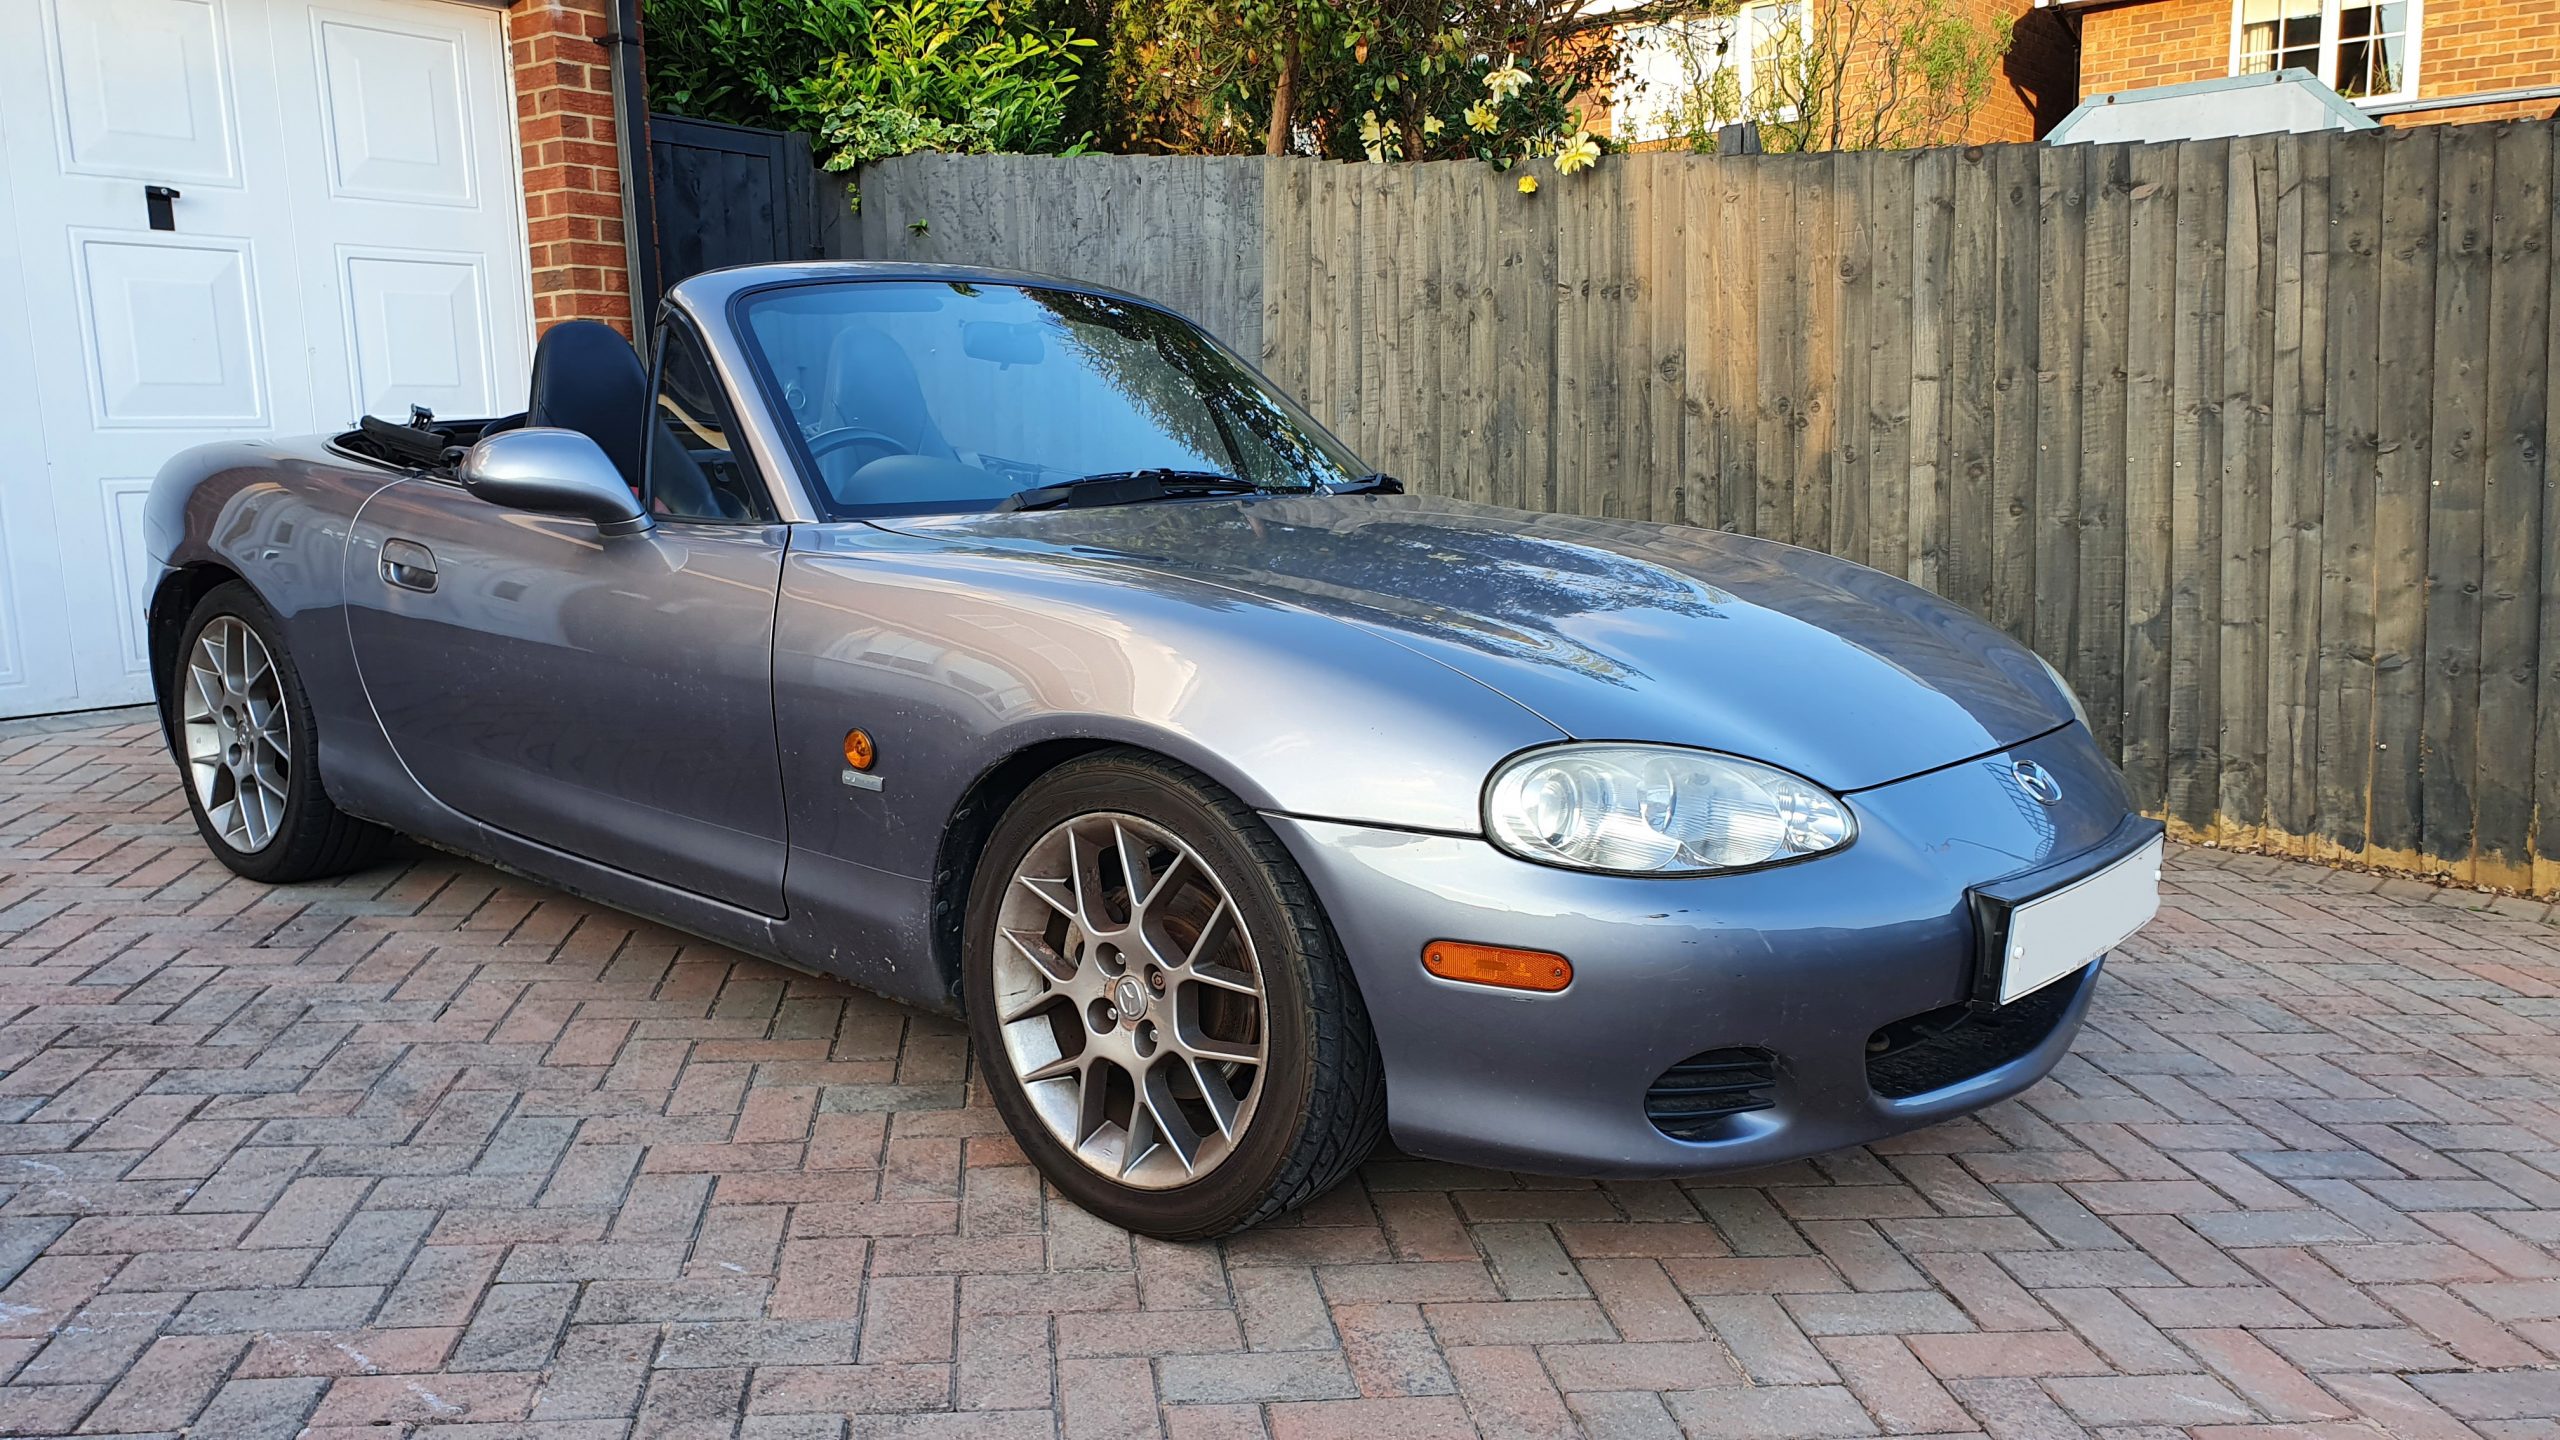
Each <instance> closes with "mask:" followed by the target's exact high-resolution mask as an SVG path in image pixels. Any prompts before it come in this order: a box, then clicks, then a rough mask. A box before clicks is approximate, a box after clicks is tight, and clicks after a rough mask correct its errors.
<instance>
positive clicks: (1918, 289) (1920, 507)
mask: <svg viewBox="0 0 2560 1440" xmlns="http://www.w3.org/2000/svg"><path fill="white" fill-rule="evenodd" d="M1955 185H1956V175H1955V156H1954V155H1953V154H1952V153H1951V152H1948V151H1945V150H1931V151H1925V152H1923V153H1922V154H1921V156H1920V161H1919V165H1918V167H1917V168H1916V169H1915V170H1914V171H1913V173H1912V185H1911V221H1912V231H1911V482H1910V487H1909V489H1908V491H1907V492H1906V494H1905V498H1906V499H1907V500H1908V502H1909V514H1910V516H1911V520H1910V526H1909V529H1910V534H1911V540H1910V557H1911V558H1910V568H1909V569H1908V570H1907V571H1906V572H1905V575H1904V578H1906V579H1908V580H1910V581H1911V582H1912V583H1914V584H1917V585H1925V586H1927V587H1928V588H1930V589H1932V590H1936V589H1939V587H1940V585H1941V583H1942V581H1944V580H1945V579H1946V578H1947V577H1946V576H1945V575H1944V574H1942V570H1943V567H1944V565H1945V560H1946V507H1945V498H1944V497H1945V494H1946V490H1947V478H1946V470H1947V457H1946V443H1947V397H1946V381H1947V330H1948V328H1949V326H1950V325H1951V324H1960V323H1962V317H1961V316H1958V317H1956V318H1954V319H1952V320H1951V319H1950V316H1949V312H1948V303H1949V302H1948V291H1949V288H1950V283H1951V282H1950V278H1949V270H1950V268H1951V267H1950V265H1949V263H1948V251H1949V249H1950V247H1952V246H1953V244H1954V243H1955V242H1954V232H1955Z"/></svg>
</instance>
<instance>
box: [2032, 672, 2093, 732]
mask: <svg viewBox="0 0 2560 1440" xmlns="http://www.w3.org/2000/svg"><path fill="white" fill-rule="evenodd" d="M2036 663H2037V664H2039V665H2041V666H2043V667H2044V673H2045V676H2046V678H2048V679H2050V680H2052V681H2053V688H2054V689H2056V690H2059V691H2061V692H2062V698H2063V699H2065V700H2068V701H2070V702H2071V718H2072V719H2074V720H2077V721H2079V722H2080V728H2081V729H2083V730H2089V731H2095V730H2096V729H2097V728H2098V727H2097V726H2095V725H2092V724H2090V723H2089V707H2088V706H2086V705H2083V704H2081V703H2080V692H2079V691H2077V690H2074V689H2072V688H2071V682H2070V681H2068V680H2065V679H2063V678H2062V672H2061V671H2059V670H2056V669H2054V668H2053V662H2052V661H2050V660H2047V659H2046V658H2044V657H2043V656H2041V655H2038V656H2036Z"/></svg>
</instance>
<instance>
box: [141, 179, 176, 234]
mask: <svg viewBox="0 0 2560 1440" xmlns="http://www.w3.org/2000/svg"><path fill="white" fill-rule="evenodd" d="M177 198H178V192H177V191H175V190H173V189H171V188H169V187H168V186H166V185H145V186H143V187H142V203H143V205H144V207H145V208H147V209H148V210H150V212H151V228H152V229H154V230H175V229H177V228H178V216H177V212H176V210H175V209H173V208H172V207H171V206H170V204H169V202H170V201H172V200H175V199H177Z"/></svg>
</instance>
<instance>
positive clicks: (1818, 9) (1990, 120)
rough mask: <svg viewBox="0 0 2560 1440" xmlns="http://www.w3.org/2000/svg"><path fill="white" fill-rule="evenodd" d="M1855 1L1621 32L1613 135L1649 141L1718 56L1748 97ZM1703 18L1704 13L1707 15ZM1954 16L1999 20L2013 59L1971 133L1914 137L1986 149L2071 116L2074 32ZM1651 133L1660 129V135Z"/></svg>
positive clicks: (2005, 4) (1989, 4)
mask: <svg viewBox="0 0 2560 1440" xmlns="http://www.w3.org/2000/svg"><path fill="white" fill-rule="evenodd" d="M1856 3H1857V0H1747V3H1744V4H1742V5H1739V6H1736V7H1732V8H1730V9H1729V10H1726V11H1725V12H1724V13H1720V14H1714V15H1705V14H1701V15H1699V16H1696V17H1692V18H1688V19H1682V20H1674V21H1670V22H1666V23H1664V24H1659V25H1651V26H1641V27H1628V28H1627V29H1625V30H1622V31H1621V32H1620V38H1621V40H1622V41H1623V42H1624V43H1625V45H1626V47H1627V51H1626V53H1627V64H1628V70H1629V83H1627V84H1625V85H1622V86H1621V87H1620V91H1619V94H1618V95H1617V96H1614V97H1612V103H1611V104H1610V105H1608V106H1607V107H1606V110H1607V113H1608V115H1609V118H1610V122H1611V125H1612V127H1613V133H1616V134H1619V135H1620V136H1622V137H1623V136H1626V134H1627V131H1628V128H1629V126H1630V125H1632V126H1633V127H1634V128H1635V131H1636V134H1635V136H1634V138H1635V139H1636V140H1637V142H1638V143H1642V142H1643V141H1644V140H1645V139H1647V138H1653V137H1651V136H1648V135H1647V134H1646V131H1647V129H1648V122H1649V120H1650V118H1651V116H1650V114H1649V112H1652V111H1658V110H1659V108H1660V107H1661V105H1662V103H1663V98H1664V96H1665V95H1666V93H1668V92H1671V91H1675V90H1676V89H1677V88H1679V87H1680V85H1681V84H1682V81H1683V75H1684V72H1693V71H1694V69H1695V67H1696V66H1697V65H1698V63H1699V60H1698V58H1697V57H1699V56H1700V55H1701V54H1708V55H1716V56H1720V57H1721V60H1722V64H1723V65H1724V66H1725V67H1727V68H1729V69H1730V70H1731V71H1732V73H1733V75H1734V78H1735V80H1736V82H1737V83H1738V84H1739V85H1740V87H1741V89H1742V90H1743V92H1744V93H1748V92H1749V90H1750V89H1751V87H1752V85H1753V83H1754V74H1753V70H1754V66H1755V65H1756V64H1758V63H1763V61H1764V59H1765V57H1766V56H1767V55H1768V54H1769V53H1770V51H1771V49H1772V47H1773V46H1774V45H1775V44H1776V43H1778V42H1779V40H1780V38H1781V37H1782V36H1783V35H1784V34H1785V33H1786V32H1787V31H1788V30H1790V29H1793V30H1795V31H1796V32H1797V33H1798V34H1800V35H1801V36H1802V37H1803V39H1804V40H1805V41H1806V42H1807V43H1810V42H1811V40H1812V37H1813V36H1814V34H1815V29H1816V27H1818V26H1822V25H1826V24H1838V23H1841V14H1842V12H1844V11H1845V10H1846V9H1847V7H1849V6H1851V5H1854V4H1856ZM1701 8H1702V10H1703V9H1704V8H1705V7H1703V6H1702V7H1701ZM1948 13H1950V14H1952V15H1955V16H1958V17H1961V18H1964V19H1968V20H1972V21H1975V22H1978V23H1985V24H1987V23H1990V22H1993V21H1996V20H1999V19H2001V18H2003V17H2005V18H2007V19H2008V20H2009V21H2010V22H2011V23H2012V25H2013V27H2014V28H2013V30H2012V34H2011V40H2010V45H2009V50H2008V53H2007V55H2006V56H2004V57H2003V59H2002V61H2001V63H2000V68H1999V73H1998V74H1997V75H1996V76H1995V77H1994V79H1993V82H1992V87H1991V92H1990V94H1989V95H1988V96H1987V97H1986V98H1985V99H1984V101H1983V103H1982V105H1981V106H1980V107H1979V108H1978V109H1976V110H1975V111H1974V112H1973V114H1972V115H1971V116H1970V117H1969V119H1968V120H1967V121H1966V123H1965V124H1963V125H1962V126H1961V127H1960V128H1957V129H1955V130H1954V131H1953V132H1952V133H1947V134H1932V135H1926V136H1915V137H1913V138H1914V139H1918V140H1925V141H1927V142H1929V143H1940V144H1954V143H1967V144H1984V143H1989V142H1993V141H2004V140H2018V141H2024V140H2033V139H2035V138H2036V137H2037V136H2039V135H2042V134H2043V133H2044V132H2045V131H2046V130H2049V129H2051V128H2052V127H2053V126H2054V125H2055V124H2056V123H2057V122H2059V121H2060V120H2061V119H2062V117H2063V116H2065V115H2067V114H2069V113H2070V111H2071V107H2072V104H2073V103H2074V102H2075V101H2076V100H2077V99H2078V94H2077V91H2076V90H2075V88H2074V65H2075V41H2074V38H2073V34H2072V29H2071V25H2070V23H2069V22H2067V21H2066V20H2064V19H2063V18H2062V17H2060V16H2057V15H2053V14H2049V13H2047V12H2046V11H2044V10H2043V9H2041V8H2040V7H2038V6H2036V5H2035V4H2033V3H2032V0H1951V3H1950V4H1949V5H1948ZM1850 63H1851V69H1850V73H1849V75H1848V78H1847V88H1848V91H1849V93H1850V94H1851V95H1852V96H1855V95H1858V94H1860V93H1862V91H1863V90H1864V88H1865V86H1866V85H1867V84H1869V83H1870V82H1871V81H1872V79H1873V65H1872V59H1871V56H1869V55H1867V54H1861V55H1857V56H1853V57H1852V58H1851V62H1850ZM1652 128H1655V129H1658V126H1654V127H1652Z"/></svg>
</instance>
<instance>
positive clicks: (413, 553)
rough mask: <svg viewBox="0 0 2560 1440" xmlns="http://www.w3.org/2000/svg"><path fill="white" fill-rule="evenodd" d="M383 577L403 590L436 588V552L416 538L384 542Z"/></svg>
mask: <svg viewBox="0 0 2560 1440" xmlns="http://www.w3.org/2000/svg"><path fill="white" fill-rule="evenodd" d="M382 578H383V579H385V580H387V581H389V582H391V583H392V584H394V585H397V586H399V587H400V588H401V589H403V590H433V589H434V588H436V554H435V552H434V551H432V550H430V549H428V548H427V547H426V546H424V545H421V544H419V543H418V542H417V541H415V540H385V541H383V542H382Z"/></svg>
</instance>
